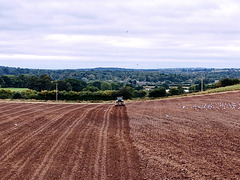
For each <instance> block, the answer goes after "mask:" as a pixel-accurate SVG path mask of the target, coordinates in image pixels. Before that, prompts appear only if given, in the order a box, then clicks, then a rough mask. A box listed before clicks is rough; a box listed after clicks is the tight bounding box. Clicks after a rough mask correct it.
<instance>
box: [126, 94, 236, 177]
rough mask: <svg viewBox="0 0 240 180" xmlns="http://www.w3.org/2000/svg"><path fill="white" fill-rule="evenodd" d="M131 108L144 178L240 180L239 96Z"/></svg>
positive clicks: (134, 104)
mask: <svg viewBox="0 0 240 180" xmlns="http://www.w3.org/2000/svg"><path fill="white" fill-rule="evenodd" d="M127 109H128V115H129V118H130V128H131V138H132V139H133V141H134V146H135V147H136V148H137V151H138V154H139V156H140V161H141V170H142V175H143V176H142V178H143V179H196V180H198V179H240V92H232V93H227V94H224V96H223V95H222V94H219V95H218V94H216V95H205V96H198V97H186V98H178V99H171V100H160V101H151V102H150V101H149V102H139V103H131V104H129V105H128V106H127Z"/></svg>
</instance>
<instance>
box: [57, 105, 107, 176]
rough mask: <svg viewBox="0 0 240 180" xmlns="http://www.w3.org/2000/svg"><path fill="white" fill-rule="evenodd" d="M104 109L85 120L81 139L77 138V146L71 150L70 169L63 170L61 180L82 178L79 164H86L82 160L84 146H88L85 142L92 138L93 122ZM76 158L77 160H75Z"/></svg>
mask: <svg viewBox="0 0 240 180" xmlns="http://www.w3.org/2000/svg"><path fill="white" fill-rule="evenodd" d="M104 108H105V107H104V106H101V107H98V108H96V110H95V111H94V112H92V113H90V117H88V118H86V119H85V124H84V129H83V130H82V131H81V132H80V133H82V132H83V134H81V136H79V137H82V138H81V139H80V138H79V144H77V145H75V147H74V150H73V152H74V153H72V156H71V157H70V158H69V164H71V165H70V166H69V167H70V168H68V169H65V171H64V172H63V174H62V175H61V177H62V178H63V179H69V180H74V179H82V178H83V175H82V174H81V172H82V169H83V166H81V164H86V162H84V159H83V157H85V156H83V154H84V149H85V147H86V146H88V145H89V143H87V140H89V139H90V138H91V137H92V134H93V133H94V132H95V128H93V127H94V125H95V123H96V122H95V121H96V119H97V118H99V117H100V116H99V115H100V113H101V111H103V109H104ZM76 156H77V157H78V158H76ZM86 159H90V158H85V160H86ZM79 172H80V173H79ZM78 173H79V174H78ZM90 174H91V173H90Z"/></svg>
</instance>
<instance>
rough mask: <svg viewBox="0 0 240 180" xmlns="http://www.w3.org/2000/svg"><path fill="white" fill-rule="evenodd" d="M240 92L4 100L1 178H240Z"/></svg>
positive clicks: (0, 120) (0, 115)
mask: <svg viewBox="0 0 240 180" xmlns="http://www.w3.org/2000/svg"><path fill="white" fill-rule="evenodd" d="M239 115H240V92H231V93H224V94H216V95H205V96H199V97H186V98H179V99H168V100H156V101H146V102H134V103H128V104H127V105H126V106H125V107H122V106H121V107H114V105H113V104H44V103H12V102H2V103H0V177H1V178H0V179H6V180H8V179H32V180H35V179H44V180H45V179H113V180H115V179H240V170H239V169H240V118H239Z"/></svg>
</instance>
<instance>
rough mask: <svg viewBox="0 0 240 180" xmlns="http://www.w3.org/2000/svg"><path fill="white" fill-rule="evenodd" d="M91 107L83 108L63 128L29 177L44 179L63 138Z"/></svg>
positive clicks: (64, 138)
mask: <svg viewBox="0 0 240 180" xmlns="http://www.w3.org/2000/svg"><path fill="white" fill-rule="evenodd" d="M90 110H91V109H90V108H89V109H87V110H85V112H84V113H83V114H82V115H81V116H80V117H78V118H76V120H75V121H74V122H73V123H72V124H71V125H70V126H69V127H68V128H67V129H66V130H65V132H64V133H63V134H62V135H61V136H60V137H59V138H58V139H57V140H56V143H55V144H54V145H53V146H52V148H51V149H50V151H48V153H47V154H46V155H45V157H44V159H43V161H42V163H41V165H40V166H39V167H38V169H37V170H36V171H35V173H34V174H33V177H32V178H31V179H32V180H34V179H36V177H38V179H44V175H45V174H46V172H47V170H48V169H49V167H50V166H51V163H52V162H53V158H54V156H55V155H56V153H57V152H58V150H59V149H60V148H61V145H62V144H63V143H64V140H66V138H67V137H68V135H69V134H71V132H72V131H73V129H74V128H75V127H76V126H77V125H78V123H79V120H81V119H82V118H84V117H85V116H86V114H87V113H88V112H89V111H90Z"/></svg>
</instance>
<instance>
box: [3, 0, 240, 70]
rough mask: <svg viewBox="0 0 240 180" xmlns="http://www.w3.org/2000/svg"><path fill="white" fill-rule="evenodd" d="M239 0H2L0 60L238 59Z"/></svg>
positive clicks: (39, 63) (168, 62)
mask: <svg viewBox="0 0 240 180" xmlns="http://www.w3.org/2000/svg"><path fill="white" fill-rule="evenodd" d="M239 18H240V2H239V1H237V0H195V1H190V0H183V1H176V0H168V1H166V0H149V1H145V0H131V1H129V0H128V1H127V0H122V1H119V0H115V1H110V0H102V1H97V0H88V1H79V0H69V1H63V0H51V1H49V0H41V1H36V0H31V1H30V0H11V1H3V0H0V65H6V66H15V67H16V66H19V67H29V68H87V67H100V66H101V67H109V66H111V67H128V68H163V67H239V65H240V61H239V57H240V24H239V23H238V20H239Z"/></svg>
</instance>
